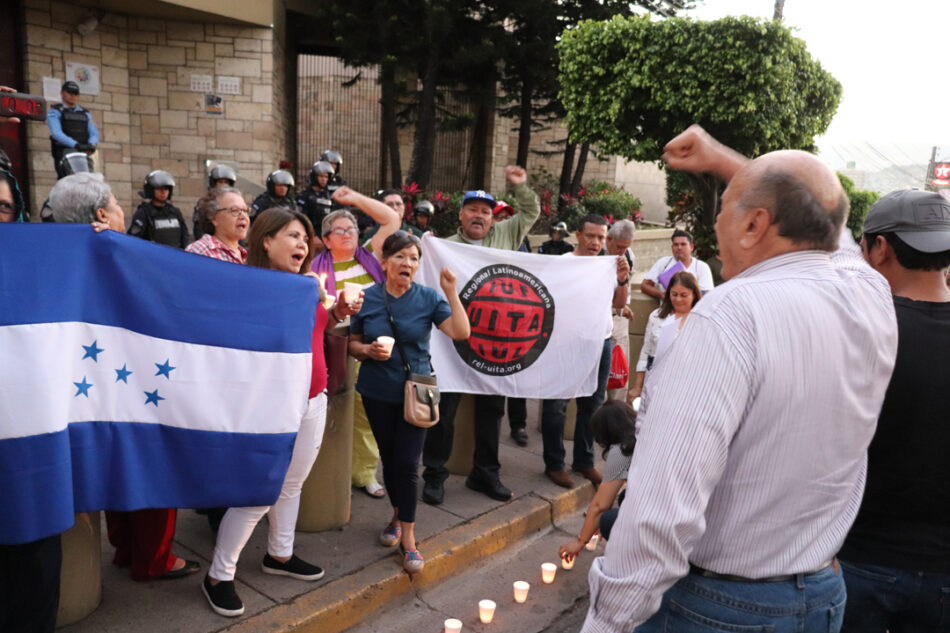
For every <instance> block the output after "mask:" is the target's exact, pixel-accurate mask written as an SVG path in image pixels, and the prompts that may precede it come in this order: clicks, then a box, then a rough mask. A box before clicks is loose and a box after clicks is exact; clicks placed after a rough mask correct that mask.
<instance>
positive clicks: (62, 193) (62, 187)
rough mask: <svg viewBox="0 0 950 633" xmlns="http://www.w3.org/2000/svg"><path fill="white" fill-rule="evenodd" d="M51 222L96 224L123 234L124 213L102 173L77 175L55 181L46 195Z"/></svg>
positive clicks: (100, 227) (81, 173) (101, 227)
mask: <svg viewBox="0 0 950 633" xmlns="http://www.w3.org/2000/svg"><path fill="white" fill-rule="evenodd" d="M49 206H50V208H51V209H52V211H53V219H54V220H56V222H59V223H72V224H87V223H92V224H99V225H102V226H98V227H97V228H99V229H100V230H101V229H104V228H109V229H112V230H113V231H122V232H125V213H124V212H123V211H122V207H120V206H119V203H118V202H117V201H116V199H115V195H113V193H112V188H111V187H110V186H109V185H108V184H106V183H105V182H104V181H103V180H102V174H93V173H89V172H80V173H78V174H74V175H72V176H66V177H64V178H61V179H60V180H59V181H57V183H56V185H55V186H54V187H53V189H52V191H50V194H49Z"/></svg>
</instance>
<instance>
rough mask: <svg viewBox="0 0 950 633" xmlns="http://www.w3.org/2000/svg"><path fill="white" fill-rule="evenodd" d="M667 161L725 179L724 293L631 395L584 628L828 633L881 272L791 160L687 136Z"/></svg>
mask: <svg viewBox="0 0 950 633" xmlns="http://www.w3.org/2000/svg"><path fill="white" fill-rule="evenodd" d="M664 160H666V162H667V163H668V164H669V165H670V167H672V168H675V169H682V170H688V171H692V172H706V173H713V174H716V175H717V176H719V177H720V178H722V179H723V180H724V181H727V182H728V183H729V185H728V187H727V188H726V191H725V193H724V194H723V198H722V213H721V214H720V215H719V218H718V219H717V221H716V236H717V238H718V240H719V248H720V253H721V256H722V263H723V269H722V272H723V277H725V278H726V279H729V280H730V281H729V283H727V284H724V285H723V286H720V287H717V288H716V289H715V290H713V291H712V292H710V293H709V294H707V295H706V296H705V297H704V298H703V300H702V301H700V302H699V303H698V304H696V307H695V308H693V311H692V312H691V313H690V317H689V319H688V320H687V322H686V324H685V325H684V326H683V329H682V330H681V332H680V333H679V336H678V337H677V339H676V341H674V343H673V344H672V345H671V347H670V349H669V350H668V352H667V354H666V355H664V356H663V358H662V359H661V360H660V361H659V362H658V363H657V364H656V365H654V367H653V370H652V371H651V372H650V374H649V377H648V378H647V382H646V385H645V388H644V392H643V402H642V404H641V408H640V413H639V419H638V427H639V434H638V440H637V448H636V451H635V453H634V457H633V462H632V465H631V467H630V473H629V477H628V481H630V482H635V483H634V484H633V485H632V486H631V487H630V488H629V489H628V491H627V496H626V499H625V500H624V502H623V505H622V506H621V508H620V516H619V519H618V521H617V523H616V524H615V525H614V528H613V531H612V532H611V539H610V542H609V543H608V545H607V551H606V555H605V556H604V557H603V558H598V559H596V560H595V561H594V563H593V565H592V567H591V571H590V585H591V592H590V596H591V598H590V603H591V604H590V611H589V613H588V615H587V620H586V622H585V624H584V629H583V630H584V631H585V632H595V631H596V632H601V631H602V632H607V631H611V632H615V631H624V632H629V631H633V630H634V629H636V630H637V631H638V632H653V631H686V630H688V631H724V630H731V631H776V632H782V631H832V632H835V631H838V630H839V629H840V626H841V619H842V616H843V613H844V605H845V587H844V583H843V581H842V577H841V573H840V570H839V568H838V565H837V562H836V561H835V553H836V552H837V551H838V549H839V548H840V546H841V543H842V542H843V540H844V537H845V535H846V534H847V532H848V528H849V526H850V525H851V523H852V522H853V521H854V517H855V514H856V512H857V510H858V507H859V505H860V503H861V496H862V493H863V488H864V473H865V467H866V449H867V446H868V443H869V442H870V440H871V437H872V436H873V434H874V428H875V423H876V421H877V415H878V412H879V411H880V408H881V403H882V402H883V399H884V394H885V391H886V389H887V385H888V381H889V379H890V375H891V372H892V370H893V367H894V358H895V355H896V352H897V324H896V320H895V316H894V306H893V301H892V299H891V297H890V291H889V288H888V285H887V282H886V280H885V279H884V278H883V277H881V276H880V275H879V274H878V273H876V272H874V271H873V270H872V269H871V268H870V267H869V266H868V265H867V264H866V263H865V262H864V260H863V259H862V257H861V253H860V251H859V250H858V248H857V245H856V244H855V243H854V240H852V239H851V236H850V233H848V232H847V231H842V227H843V225H844V220H845V217H846V215H847V209H848V200H847V197H846V196H845V194H844V192H843V191H842V189H841V185H840V184H839V182H838V179H837V177H836V176H835V174H834V173H833V172H832V171H831V170H830V169H828V168H827V167H826V166H825V165H824V164H823V163H822V162H821V161H819V160H818V159H817V158H815V157H814V156H812V155H810V154H806V153H804V152H792V151H784V152H774V153H771V154H766V155H765V156H762V157H760V158H757V159H756V160H753V161H748V160H746V159H745V158H743V157H742V156H740V155H738V154H736V153H735V152H733V151H732V150H730V149H728V148H726V147H724V146H722V145H721V144H719V143H718V142H716V141H715V140H714V139H713V138H712V137H710V136H709V135H708V134H707V133H706V132H705V131H704V130H702V128H699V127H697V126H693V127H691V128H689V129H688V130H687V131H686V132H684V133H683V134H681V135H680V136H677V137H676V138H675V139H673V140H672V141H671V142H670V143H669V144H668V145H667V146H666V152H665V154H664Z"/></svg>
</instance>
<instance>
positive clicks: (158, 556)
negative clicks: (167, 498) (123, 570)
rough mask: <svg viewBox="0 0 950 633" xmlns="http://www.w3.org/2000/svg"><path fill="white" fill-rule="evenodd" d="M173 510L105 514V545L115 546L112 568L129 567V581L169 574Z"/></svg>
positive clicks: (174, 512)
mask: <svg viewBox="0 0 950 633" xmlns="http://www.w3.org/2000/svg"><path fill="white" fill-rule="evenodd" d="M177 517H178V510H176V509H175V508H162V509H148V510H135V511H134V512H112V511H106V525H107V526H108V528H109V542H110V543H112V546H113V547H115V557H114V558H113V559H112V564H113V565H118V566H120V567H124V566H126V565H131V566H132V580H149V579H151V578H156V577H158V576H161V575H163V574H165V573H166V572H168V571H170V570H171V568H172V566H173V565H174V564H175V560H176V557H175V556H174V555H173V554H172V539H173V538H174V536H175V519H176V518H177Z"/></svg>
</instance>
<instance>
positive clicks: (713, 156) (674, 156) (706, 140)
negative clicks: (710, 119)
mask: <svg viewBox="0 0 950 633" xmlns="http://www.w3.org/2000/svg"><path fill="white" fill-rule="evenodd" d="M662 158H663V160H664V161H665V162H666V164H667V165H669V166H670V167H672V168H673V169H679V170H682V171H690V172H693V173H710V174H714V175H716V176H717V177H719V178H720V179H722V180H723V181H724V182H729V181H730V180H732V177H733V176H734V175H735V173H736V172H737V171H739V169H740V168H741V167H742V166H743V165H745V164H746V163H747V162H749V159H748V158H746V157H745V156H743V155H742V154H740V153H738V152H736V151H734V150H732V149H730V148H728V147H726V146H725V145H723V144H722V143H720V142H719V141H717V140H716V139H714V138H713V137H712V136H710V135H709V134H708V133H707V132H706V130H704V129H703V128H701V127H700V126H698V125H691V126H689V127H688V128H686V130H685V131H684V132H682V133H681V134H679V135H678V136H676V138H674V139H673V140H672V141H670V142H669V143H667V144H666V146H665V147H664V148H663V157H662Z"/></svg>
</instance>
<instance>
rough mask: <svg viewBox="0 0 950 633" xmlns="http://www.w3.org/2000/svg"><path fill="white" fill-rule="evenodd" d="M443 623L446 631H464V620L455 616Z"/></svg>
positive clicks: (451, 632)
mask: <svg viewBox="0 0 950 633" xmlns="http://www.w3.org/2000/svg"><path fill="white" fill-rule="evenodd" d="M442 625H443V626H444V627H445V628H444V633H461V631H462V621H461V620H456V619H455V618H449V619H448V620H446V621H445V622H443V623H442Z"/></svg>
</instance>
